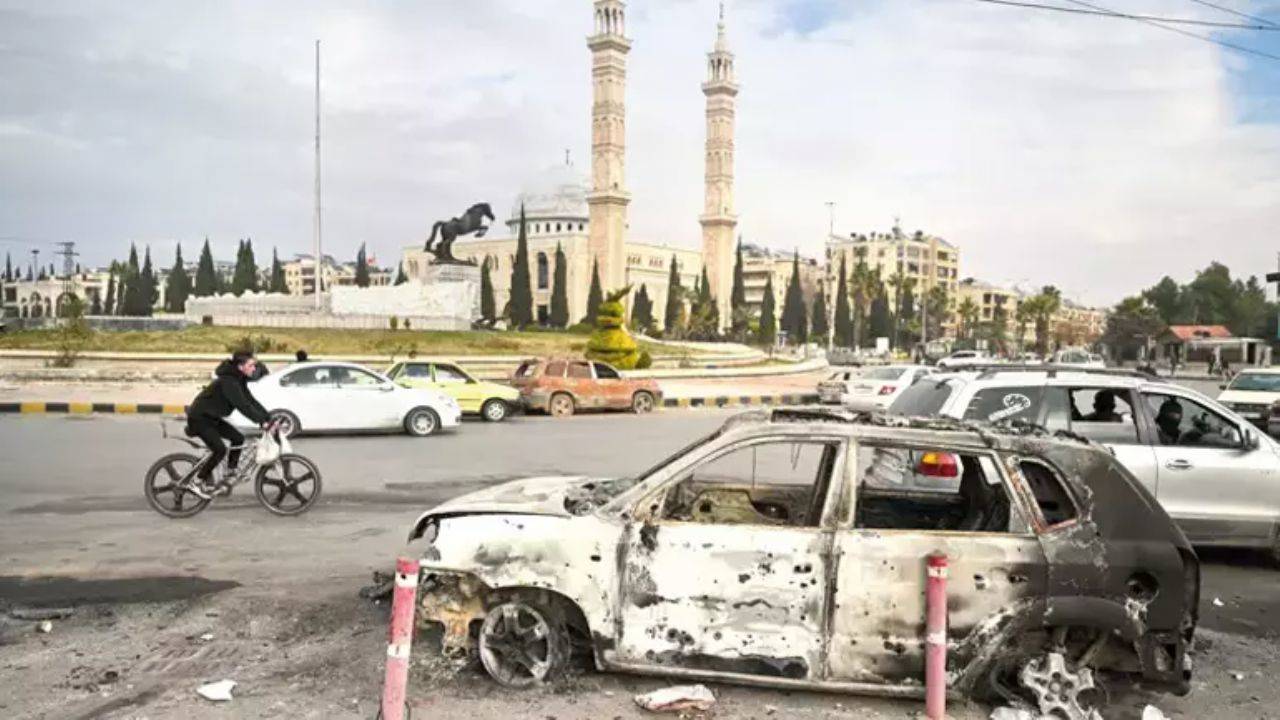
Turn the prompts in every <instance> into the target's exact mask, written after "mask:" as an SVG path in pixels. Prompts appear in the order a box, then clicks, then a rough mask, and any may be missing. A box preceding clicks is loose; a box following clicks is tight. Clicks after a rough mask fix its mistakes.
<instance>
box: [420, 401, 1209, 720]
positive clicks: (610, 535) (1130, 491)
mask: <svg viewBox="0 0 1280 720" xmlns="http://www.w3.org/2000/svg"><path fill="white" fill-rule="evenodd" d="M410 539H411V541H413V540H422V541H423V542H424V545H425V547H424V548H423V551H422V553H423V554H422V560H421V565H422V570H423V578H424V580H423V583H424V584H423V590H422V594H421V596H420V604H421V608H420V615H419V617H420V618H421V619H422V621H423V622H424V623H439V624H441V625H443V626H444V629H445V633H444V640H443V642H444V649H445V651H446V653H448V654H452V655H454V656H455V657H467V656H470V654H471V653H472V652H476V653H477V654H478V655H479V656H480V660H481V661H482V662H483V664H484V666H485V668H486V669H487V670H488V671H489V673H490V674H491V675H492V676H493V677H494V678H495V679H497V680H498V681H499V682H502V683H503V684H507V685H513V686H518V685H523V684H530V683H534V682H538V681H541V680H544V679H546V678H548V677H550V676H552V675H554V674H555V673H556V672H557V671H558V670H560V669H562V668H563V667H564V666H565V664H566V663H567V662H568V661H569V657H570V654H571V651H572V648H573V647H574V646H575V645H576V646H578V647H581V648H584V649H586V650H589V651H590V654H591V656H592V658H593V659H594V662H595V665H596V666H597V667H598V668H600V669H607V670H626V671H636V672H645V673H657V674H664V675H675V676H688V677H703V678H710V679H718V680H724V681H732V682H744V683H753V684H765V685H772V686H782V687H805V688H824V689H831V690H843V691H852V692H864V693H872V694H885V695H918V694H921V693H923V687H922V682H921V681H922V678H923V668H924V659H923V656H924V650H923V648H924V640H925V626H924V618H925V608H924V583H925V570H924V567H925V558H926V556H927V555H929V554H931V553H935V552H943V553H946V554H947V555H948V556H949V558H950V562H951V569H950V578H951V579H950V581H949V587H948V598H949V599H948V615H949V622H948V637H947V644H948V646H949V652H948V677H949V686H950V687H951V689H952V690H953V691H954V692H956V693H963V694H970V695H975V696H980V697H981V696H991V695H995V696H1003V697H1004V698H1006V699H1008V700H1012V701H1023V702H1029V703H1031V704H1036V705H1039V707H1040V709H1041V710H1042V711H1048V710H1054V709H1055V708H1056V709H1057V710H1058V711H1059V712H1063V713H1064V714H1065V715H1066V716H1067V717H1077V716H1078V717H1086V716H1087V713H1086V712H1085V711H1084V710H1083V709H1082V708H1084V707H1085V705H1086V704H1087V694H1088V693H1087V691H1088V689H1089V688H1090V687H1091V686H1092V685H1093V677H1092V670H1093V669H1098V670H1105V671H1114V672H1120V673H1127V674H1132V675H1134V676H1137V677H1139V678H1141V679H1142V680H1144V681H1145V682H1146V683H1149V684H1152V685H1155V686H1159V687H1162V688H1164V689H1168V690H1171V691H1174V692H1185V691H1186V690H1187V689H1188V688H1189V683H1190V659H1189V655H1188V651H1187V650H1188V646H1189V644H1190V642H1191V639H1192V635H1193V633H1194V629H1195V624H1196V614H1195V613H1196V606H1197V602H1198V595H1199V564H1198V561H1197V559H1196V557H1195V555H1194V553H1193V552H1192V550H1191V549H1190V546H1189V545H1188V543H1187V541H1186V539H1185V538H1184V537H1183V536H1182V534H1181V532H1180V531H1179V530H1178V529H1177V527H1176V526H1175V525H1174V524H1173V523H1172V521H1171V520H1170V519H1169V518H1168V516H1167V515H1166V514H1165V512H1164V510H1163V509H1161V507H1160V506H1159V504H1158V503H1156V501H1155V500H1154V499H1153V498H1152V497H1151V495H1150V494H1149V493H1148V492H1147V491H1146V490H1145V489H1144V488H1143V487H1142V486H1141V484H1140V483H1138V482H1137V481H1136V480H1135V479H1134V478H1133V476H1132V475H1130V474H1129V473H1128V472H1127V471H1126V470H1124V468H1123V467H1121V466H1120V465H1119V464H1118V463H1117V462H1116V461H1115V460H1114V458H1112V457H1111V456H1110V455H1109V454H1108V453H1107V452H1106V451H1105V450H1103V449H1101V448H1100V446H1097V445H1094V444H1092V443H1089V442H1088V441H1085V440H1082V439H1069V438H1055V437H1051V436H1048V435H1047V434H1044V433H1043V432H1032V431H1025V432H1022V433H1018V434H1010V433H1009V432H1007V431H998V430H995V429H993V428H991V427H989V426H980V425H975V424H972V423H964V422H962V421H955V420H945V419H944V420H930V421H924V420H906V419H896V418H883V417H878V416H864V415H858V414H854V413H850V412H848V411H843V410H832V409H822V408H786V409H778V410H774V411H772V412H768V413H766V412H754V413H746V414H743V415H739V416H737V417H735V418H733V419H731V420H729V421H728V422H727V423H726V424H725V425H724V426H723V427H722V428H721V429H720V430H719V431H717V432H716V433H714V434H712V435H711V436H709V437H707V438H704V439H702V440H700V441H698V442H697V443H695V444H694V445H692V446H690V447H688V448H686V449H684V450H682V451H680V452H678V453H677V454H675V455H674V456H672V457H670V458H668V459H667V460H664V461H663V462H662V463H660V464H659V465H657V466H656V467H654V468H653V469H651V470H649V471H647V472H645V473H641V474H640V475H638V476H636V477H634V478H630V479H624V480H594V479H590V478H584V477H575V478H538V479H530V480H525V481H516V482H514V483H508V484H504V485H500V486H496V487H493V488H489V489H487V490H483V491H481V492H478V493H473V494H470V495H466V496H463V497H460V498H457V499H455V500H453V501H450V502H448V503H445V504H444V505H441V506H439V507H437V508H435V509H433V510H431V511H429V512H427V513H425V514H423V515H422V516H421V518H420V519H419V520H418V521H417V523H416V524H415V526H414V528H413V530H412V532H411V534H410ZM1055 675H1056V678H1055V679H1053V680H1052V681H1050V680H1049V678H1051V677H1053V676H1055ZM1050 682H1052V683H1053V689H1050Z"/></svg>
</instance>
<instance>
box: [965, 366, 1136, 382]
mask: <svg viewBox="0 0 1280 720" xmlns="http://www.w3.org/2000/svg"><path fill="white" fill-rule="evenodd" d="M959 370H960V372H964V371H965V370H968V371H974V370H976V371H978V373H979V374H978V377H977V379H978V380H986V379H989V378H992V377H994V376H995V375H996V374H997V373H1001V372H1042V373H1046V374H1047V375H1048V376H1049V377H1057V376H1058V373H1083V374H1087V375H1110V376H1113V377H1132V378H1142V379H1143V380H1157V379H1159V376H1158V375H1152V374H1150V373H1145V372H1142V371H1141V370H1130V369H1126V368H1091V367H1081V366H1079V365H1054V364H1052V363H1046V364H1041V365H1022V364H1013V363H1004V364H1001V363H992V364H990V365H970V366H969V367H967V368H960V369H959Z"/></svg>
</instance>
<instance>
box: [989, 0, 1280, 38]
mask: <svg viewBox="0 0 1280 720" xmlns="http://www.w3.org/2000/svg"><path fill="white" fill-rule="evenodd" d="M1069 1H1070V0H1068V2H1069ZM1192 1H1193V2H1198V1H1199V0H1192ZM977 2H984V3H990V4H992V5H1008V6H1010V7H1019V8H1031V9H1035V10H1053V11H1056V12H1064V13H1072V14H1076V15H1100V16H1103V17H1114V18H1123V19H1125V20H1142V21H1148V22H1162V23H1170V24H1173V25H1200V26H1204V27H1213V28H1221V29H1223V30H1260V31H1269V32H1277V31H1280V25H1276V24H1275V23H1271V22H1269V21H1261V20H1260V21H1261V22H1265V23H1267V24H1262V25H1246V24H1244V23H1233V22H1218V21H1215V20H1200V19H1198V18H1176V17H1165V16H1162V15H1135V14H1133V13H1123V12H1116V11H1112V10H1105V9H1101V8H1097V9H1091V8H1070V7H1062V6H1061V5H1045V4H1042V3H1036V2H1026V1H1020V0H977Z"/></svg>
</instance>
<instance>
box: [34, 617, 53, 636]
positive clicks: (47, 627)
mask: <svg viewBox="0 0 1280 720" xmlns="http://www.w3.org/2000/svg"><path fill="white" fill-rule="evenodd" d="M36 632H42V633H45V634H48V633H51V632H53V623H51V622H49V621H48V620H45V621H44V622H42V623H40V624H39V625H37V626H36Z"/></svg>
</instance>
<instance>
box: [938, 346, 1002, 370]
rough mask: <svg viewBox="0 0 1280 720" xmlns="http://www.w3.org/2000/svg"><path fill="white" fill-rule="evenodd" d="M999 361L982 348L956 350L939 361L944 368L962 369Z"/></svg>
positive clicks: (939, 365)
mask: <svg viewBox="0 0 1280 720" xmlns="http://www.w3.org/2000/svg"><path fill="white" fill-rule="evenodd" d="M994 362H998V361H997V360H996V359H995V358H993V357H991V356H990V355H988V354H986V353H985V352H983V351H981V350H956V351H955V352H953V353H951V354H950V355H948V356H946V357H944V358H942V359H941V360H939V361H938V368H939V369H942V370H960V369H963V368H966V367H973V366H974V365H990V364H992V363H994Z"/></svg>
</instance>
